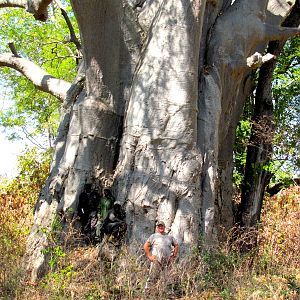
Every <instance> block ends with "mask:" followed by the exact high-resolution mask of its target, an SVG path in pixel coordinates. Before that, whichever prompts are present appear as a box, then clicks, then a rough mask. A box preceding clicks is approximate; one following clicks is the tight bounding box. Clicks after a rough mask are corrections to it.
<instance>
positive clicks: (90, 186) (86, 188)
mask: <svg viewBox="0 0 300 300" xmlns="http://www.w3.org/2000/svg"><path fill="white" fill-rule="evenodd" d="M84 189H85V191H86V192H87V193H90V192H91V191H92V184H91V183H86V184H85V185H84Z"/></svg>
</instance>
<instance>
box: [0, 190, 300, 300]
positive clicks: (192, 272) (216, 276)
mask: <svg viewBox="0 0 300 300" xmlns="http://www.w3.org/2000/svg"><path fill="white" fill-rule="evenodd" d="M299 195H300V189H299V187H294V188H291V189H288V190H285V191H282V192H281V193H280V195H278V196H275V197H272V198H266V199H265V204H264V210H263V212H262V217H261V225H260V227H259V228H258V232H257V234H258V242H257V246H256V248H254V249H253V250H252V251H249V252H247V253H246V254H242V253H241V252H240V251H238V249H237V247H235V245H236V244H238V243H239V242H240V241H237V240H235V242H232V236H228V238H227V240H226V241H225V242H224V243H222V244H221V245H220V246H219V248H218V249H215V250H213V251H212V250H210V251H205V250H204V248H202V247H199V248H195V249H191V251H190V256H188V257H185V258H181V259H179V261H178V262H177V263H176V264H174V265H173V266H172V267H171V268H170V270H169V272H168V273H167V275H166V276H165V277H164V278H161V280H160V281H159V282H158V285H157V286H154V287H153V288H152V289H151V291H150V292H149V293H147V294H144V286H145V283H146V280H147V274H148V268H149V263H148V261H147V260H146V259H145V256H144V255H143V252H142V245H136V246H133V245H130V250H129V249H128V248H127V246H123V247H122V248H121V250H120V251H118V252H115V250H114V249H113V248H111V247H109V245H108V244H107V245H105V246H104V248H102V249H101V250H99V247H97V246H83V245H82V244H80V243H78V245H77V246H75V247H74V245H73V246H72V247H70V245H69V243H64V244H57V245H53V247H52V248H51V249H49V251H51V255H52V258H53V260H52V265H51V268H50V269H51V270H50V272H49V273H48V274H47V276H46V277H45V278H44V279H43V280H42V281H41V282H39V283H38V284H36V285H32V284H30V283H28V282H26V281H23V280H22V276H21V275H22V273H21V270H22V268H21V264H20V261H21V257H22V254H23V253H24V247H25V237H26V234H27V233H28V229H29V223H30V222H29V221H30V218H29V219H27V220H26V218H24V214H27V213H28V209H29V208H28V207H29V206H30V205H29V204H28V203H27V202H26V201H25V200H23V201H20V199H18V198H7V196H5V197H3V195H2V196H1V201H2V202H1V207H3V205H4V207H5V209H2V210H1V211H0V218H1V223H3V220H4V223H3V226H1V242H0V247H1V249H0V250H1V253H4V256H3V255H2V257H1V258H0V259H1V260H0V262H1V268H3V267H4V269H2V273H1V274H2V277H1V278H0V284H1V293H0V298H1V299H16V300H18V299H36V300H38V299H51V300H52V299H53V300H56V299H57V300H59V299H74V300H75V299H78V300H81V299H86V300H94V299H190V300H193V299H217V300H218V299H241V300H244V299H249V300H250V299H253V300H254V299H278V300H281V299H282V300H285V299H290V300H296V299H300V269H299V258H300V254H299V253H300V243H299V239H300V197H299ZM15 199H16V200H15ZM24 220H25V221H24ZM22 222H23V223H22ZM24 222H25V223H26V225H25V224H24ZM3 233H4V235H3ZM70 235H71V233H70ZM72 235H73V236H69V237H68V239H67V240H72V239H74V238H76V240H78V241H79V239H78V233H77V232H76V231H74V232H73V233H72ZM2 236H4V237H5V238H2ZM241 238H243V237H241ZM132 249H135V251H132ZM50 263H51V262H50ZM3 270H4V272H3ZM3 274H4V276H3Z"/></svg>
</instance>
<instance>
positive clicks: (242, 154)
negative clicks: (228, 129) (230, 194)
mask: <svg viewBox="0 0 300 300" xmlns="http://www.w3.org/2000/svg"><path fill="white" fill-rule="evenodd" d="M250 134H251V121H250V120H249V119H245V120H241V121H240V122H239V123H238V126H237V129H236V142H235V145H234V170H233V183H234V185H235V187H236V188H240V185H241V183H242V181H243V177H244V168H245V165H246V149H247V145H248V141H249V138H250Z"/></svg>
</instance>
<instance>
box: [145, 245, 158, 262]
mask: <svg viewBox="0 0 300 300" xmlns="http://www.w3.org/2000/svg"><path fill="white" fill-rule="evenodd" d="M144 251H145V254H146V256H147V257H148V259H149V260H150V261H152V262H153V261H155V259H156V257H155V255H152V254H151V244H150V242H149V241H146V243H145V244H144Z"/></svg>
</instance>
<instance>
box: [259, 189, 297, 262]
mask: <svg viewBox="0 0 300 300" xmlns="http://www.w3.org/2000/svg"><path fill="white" fill-rule="evenodd" d="M299 241H300V187H299V186H295V187H291V188H289V189H286V190H282V191H281V192H280V193H279V194H277V195H275V196H273V197H271V198H270V197H269V198H266V199H265V203H264V209H263V212H262V217H261V226H260V233H259V245H260V247H259V249H260V253H259V255H260V256H262V255H264V254H265V253H266V252H268V255H269V257H270V260H271V262H272V264H273V265H274V266H278V265H285V266H289V267H299V263H300V242H299Z"/></svg>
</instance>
